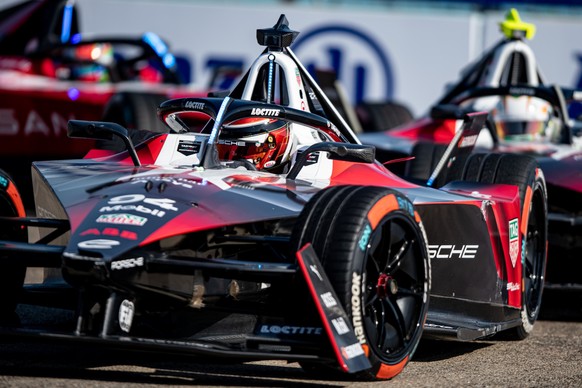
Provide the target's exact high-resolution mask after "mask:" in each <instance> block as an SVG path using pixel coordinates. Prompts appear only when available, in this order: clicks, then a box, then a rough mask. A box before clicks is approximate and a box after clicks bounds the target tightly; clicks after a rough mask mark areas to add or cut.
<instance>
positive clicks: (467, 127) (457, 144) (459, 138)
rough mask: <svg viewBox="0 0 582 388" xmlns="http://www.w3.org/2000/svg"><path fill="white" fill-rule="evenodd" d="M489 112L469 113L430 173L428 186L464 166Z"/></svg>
mask: <svg viewBox="0 0 582 388" xmlns="http://www.w3.org/2000/svg"><path fill="white" fill-rule="evenodd" d="M487 115H488V113H487V112H475V113H468V114H467V115H466V118H465V120H464V121H463V125H462V126H461V128H460V129H459V130H458V131H457V132H456V133H455V136H454V137H453V140H451V142H450V143H449V145H448V147H447V148H446V150H445V152H444V153H443V155H442V157H441V158H440V160H439V162H438V163H437V165H436V167H435V168H434V170H433V172H432V173H431V174H430V177H429V178H428V181H427V182H426V185H427V186H432V185H433V183H434V182H435V181H436V180H437V179H438V178H439V177H441V176H445V177H446V176H447V175H449V173H450V172H451V171H452V170H453V169H458V168H462V167H463V165H464V163H465V160H466V159H467V157H468V156H469V154H470V153H471V152H472V151H473V149H474V148H475V143H477V137H478V136H479V133H480V132H481V129H482V128H483V126H484V125H485V121H486V120H487Z"/></svg>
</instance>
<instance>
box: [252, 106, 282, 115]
mask: <svg viewBox="0 0 582 388" xmlns="http://www.w3.org/2000/svg"><path fill="white" fill-rule="evenodd" d="M280 113H281V109H268V108H253V109H252V110H251V115H252V116H275V117H277V116H279V114H280Z"/></svg>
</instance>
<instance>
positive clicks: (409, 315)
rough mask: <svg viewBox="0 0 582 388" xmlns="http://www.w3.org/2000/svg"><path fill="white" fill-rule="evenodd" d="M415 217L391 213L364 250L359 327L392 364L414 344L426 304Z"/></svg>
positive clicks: (418, 336) (406, 353)
mask: <svg viewBox="0 0 582 388" xmlns="http://www.w3.org/2000/svg"><path fill="white" fill-rule="evenodd" d="M420 233H421V232H420V230H419V228H418V226H417V225H415V224H414V221H412V220H410V219H409V218H408V217H405V216H402V215H400V214H391V215H389V216H388V217H387V218H385V219H384V220H383V221H382V222H381V223H380V224H379V225H378V226H377V227H376V229H375V230H374V232H373V233H372V236H371V238H370V242H369V245H368V249H367V251H366V277H365V290H364V309H363V314H364V317H363V319H364V327H365V330H366V336H367V340H368V342H369V345H370V348H371V349H373V351H374V352H375V354H377V355H378V357H379V358H380V359H382V360H383V361H387V362H395V361H398V360H399V359H401V358H402V357H403V356H405V355H408V354H410V353H411V352H412V351H413V350H414V348H415V347H416V345H417V343H418V341H419V339H420V334H421V333H422V324H423V320H424V316H425V314H426V308H427V271H428V269H427V268H426V265H425V261H424V255H425V252H424V247H423V239H422V236H421V234H420Z"/></svg>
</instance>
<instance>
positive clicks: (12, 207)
mask: <svg viewBox="0 0 582 388" xmlns="http://www.w3.org/2000/svg"><path fill="white" fill-rule="evenodd" d="M0 216H3V217H24V216H26V214H25V210H24V205H23V204H22V199H21V198H20V194H19V192H18V190H17V189H16V185H15V184H14V181H12V179H11V178H10V176H9V175H8V174H6V173H5V172H4V171H2V170H0ZM27 238H28V237H27V232H26V229H24V228H21V227H16V226H10V227H6V226H3V227H2V228H0V240H7V241H21V242H24V241H27ZM0 258H2V257H0ZM2 259H4V258H2ZM4 262H5V264H3V265H2V271H0V322H1V323H2V324H4V325H13V324H17V323H18V317H17V315H16V312H15V310H16V305H17V303H18V299H19V297H20V294H21V292H22V286H23V284H24V277H25V275H26V267H25V266H23V265H19V264H18V263H15V262H11V261H7V260H4Z"/></svg>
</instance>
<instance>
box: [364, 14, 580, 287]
mask: <svg viewBox="0 0 582 388" xmlns="http://www.w3.org/2000/svg"><path fill="white" fill-rule="evenodd" d="M500 26H501V30H502V32H503V33H504V35H505V37H504V38H503V39H502V40H501V41H499V42H498V43H497V44H496V45H495V46H493V47H492V48H491V49H490V50H488V51H487V52H485V53H484V54H483V55H482V57H481V58H479V59H478V60H476V61H475V62H474V63H472V64H470V65H468V66H467V67H466V68H465V69H464V70H463V71H462V73H461V79H460V80H459V81H458V82H456V83H455V84H453V85H451V86H450V87H449V88H448V91H447V92H446V93H445V95H444V96H443V97H442V98H441V99H440V100H439V101H438V102H437V103H436V104H435V105H434V106H433V107H432V108H431V109H430V113H429V114H428V115H427V116H425V117H422V118H420V119H418V120H416V121H414V122H411V123H408V124H405V125H402V126H400V127H398V128H396V129H394V130H387V131H384V132H378V133H369V134H362V135H361V136H360V137H359V138H360V140H361V141H362V142H363V143H364V144H372V145H375V146H376V148H377V157H378V159H379V160H381V161H382V160H388V159H390V158H397V157H404V156H409V155H413V156H415V157H416V159H417V161H416V163H417V165H419V166H424V167H420V169H415V170H410V169H407V168H402V167H401V168H399V169H396V168H395V169H393V171H394V172H396V173H397V174H399V175H406V176H408V177H411V178H417V179H425V178H427V177H428V172H427V171H428V170H430V166H431V165H432V164H434V163H436V161H438V157H439V155H440V154H442V152H444V150H445V149H446V147H447V143H448V142H449V141H450V140H451V139H452V138H453V136H454V134H455V132H456V130H457V129H458V128H459V127H460V125H461V123H462V118H463V116H464V115H465V113H466V112H470V111H474V110H477V111H486V112H489V113H490V117H489V119H488V120H487V125H486V128H487V129H488V130H487V131H483V132H482V133H481V134H480V136H479V138H478V140H477V148H480V149H485V150H486V151H487V152H491V151H493V152H504V153H507V152H509V153H517V154H527V155H531V156H534V157H535V158H536V159H537V160H538V164H539V166H540V167H541V169H542V170H543V171H544V175H545V178H546V181H547V189H548V198H549V203H548V209H549V210H548V211H549V216H548V218H549V248H548V254H549V259H548V269H547V275H546V287H547V288H560V289H563V288H569V289H576V288H581V287H582V276H581V275H580V274H581V273H582V260H580V256H581V254H582V240H581V239H580V236H581V235H582V218H581V215H582V207H581V205H580V204H581V203H582V181H580V179H579V176H580V170H581V169H582V148H581V145H582V141H581V139H582V137H581V135H582V132H581V129H582V122H580V121H579V119H578V117H579V113H575V112H577V110H579V106H580V105H579V100H580V99H582V91H579V90H573V89H568V88H562V87H559V86H556V85H550V84H548V83H547V82H546V81H545V80H544V78H543V75H542V73H541V71H540V69H539V67H538V65H537V62H536V58H535V56H534V53H533V51H532V49H531V48H530V47H529V46H528V45H527V43H526V41H525V40H526V39H531V38H533V35H534V32H535V26H534V25H532V24H529V23H524V22H523V21H522V20H521V19H520V17H519V14H518V13H517V11H516V10H515V9H512V10H511V11H510V12H509V13H508V14H507V19H506V20H505V21H503V22H502V23H500ZM570 116H572V117H570ZM491 157H493V158H494V159H492V161H491V162H490V163H497V162H496V160H497V159H496V158H497V157H496V156H491Z"/></svg>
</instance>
